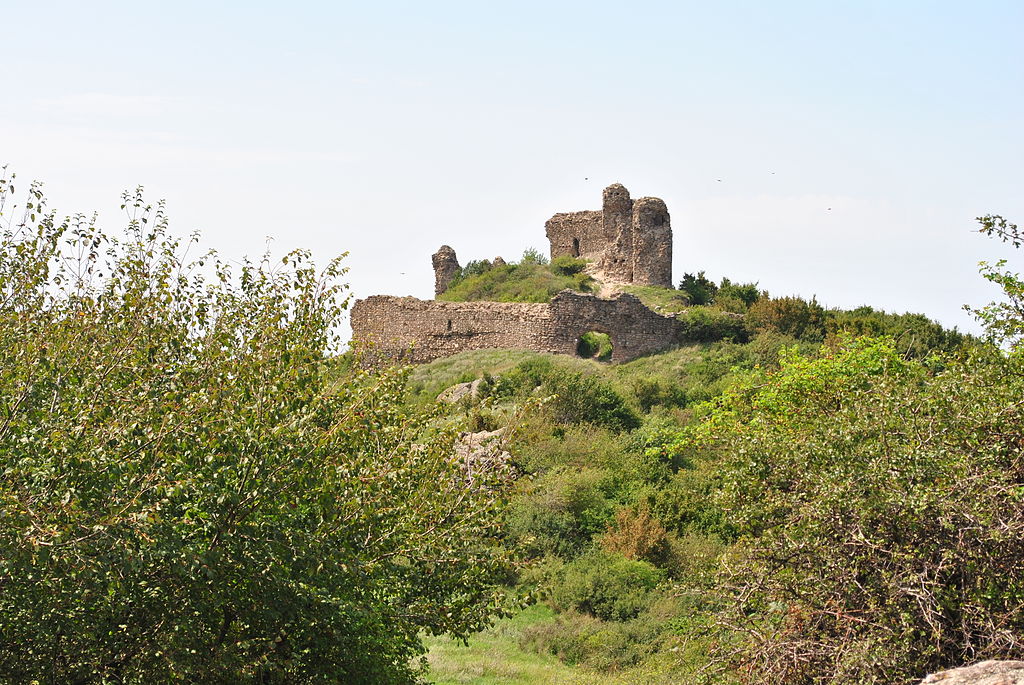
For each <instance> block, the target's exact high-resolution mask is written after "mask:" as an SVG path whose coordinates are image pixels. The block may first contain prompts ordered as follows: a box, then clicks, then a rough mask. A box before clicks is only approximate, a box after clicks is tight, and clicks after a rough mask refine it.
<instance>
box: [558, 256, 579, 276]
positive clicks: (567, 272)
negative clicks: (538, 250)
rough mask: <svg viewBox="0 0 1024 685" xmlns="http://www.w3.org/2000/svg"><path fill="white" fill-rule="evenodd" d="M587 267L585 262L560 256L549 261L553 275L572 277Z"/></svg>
mask: <svg viewBox="0 0 1024 685" xmlns="http://www.w3.org/2000/svg"><path fill="white" fill-rule="evenodd" d="M586 266H587V260H585V259H579V258H576V257H570V256H569V255H562V256H560V257H555V258H554V259H553V260H551V268H552V270H554V272H555V273H558V274H561V275H563V276H572V275H575V274H578V273H580V272H581V271H583V269H585V268H586Z"/></svg>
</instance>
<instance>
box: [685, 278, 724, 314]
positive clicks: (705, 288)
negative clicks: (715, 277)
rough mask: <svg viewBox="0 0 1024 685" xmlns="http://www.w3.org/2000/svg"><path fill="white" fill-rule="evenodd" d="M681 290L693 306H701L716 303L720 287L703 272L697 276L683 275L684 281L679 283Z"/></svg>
mask: <svg viewBox="0 0 1024 685" xmlns="http://www.w3.org/2000/svg"><path fill="white" fill-rule="evenodd" d="M679 290H681V291H682V292H683V294H684V295H686V299H687V300H688V301H689V303H690V304H691V305H694V306H701V305H708V304H711V303H712V302H714V300H715V295H716V294H717V293H718V286H717V285H715V282H714V281H712V280H710V279H709V278H707V277H706V276H705V275H704V272H703V271H701V272H699V273H697V275H696V276H695V275H693V274H689V273H688V274H683V280H682V281H680V282H679Z"/></svg>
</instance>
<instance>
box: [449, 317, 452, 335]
mask: <svg viewBox="0 0 1024 685" xmlns="http://www.w3.org/2000/svg"><path fill="white" fill-rule="evenodd" d="M448 332H449V333H451V332H452V320H451V319H448Z"/></svg>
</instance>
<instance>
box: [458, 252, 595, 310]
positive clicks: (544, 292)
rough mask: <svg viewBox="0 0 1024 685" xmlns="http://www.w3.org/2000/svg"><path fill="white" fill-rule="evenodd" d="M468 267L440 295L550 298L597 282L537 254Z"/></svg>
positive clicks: (524, 299)
mask: <svg viewBox="0 0 1024 685" xmlns="http://www.w3.org/2000/svg"><path fill="white" fill-rule="evenodd" d="M470 264H475V262H471V263H470ZM481 264H486V263H481ZM481 268H482V267H481ZM468 270H469V265H467V267H466V269H464V270H463V272H464V277H463V278H461V279H459V280H457V281H456V282H454V283H453V284H452V285H451V286H449V288H448V290H446V291H445V292H444V293H442V294H441V295H439V296H438V299H439V300H444V301H448V302H468V301H474V300H486V301H492V302H549V301H550V300H551V298H552V297H554V296H555V295H556V294H557V293H559V292H561V291H562V290H566V289H569V290H577V291H581V292H590V291H592V290H593V285H594V280H593V279H592V278H591V277H590V276H588V275H587V274H585V273H576V274H573V275H566V274H564V273H561V272H558V271H557V270H555V269H553V268H552V267H550V266H548V265H547V264H546V260H543V261H538V260H537V259H536V258H530V259H526V258H524V259H523V261H521V262H520V263H518V264H505V265H503V266H491V265H489V264H487V268H485V269H483V270H482V271H479V273H470V272H469V271H468ZM476 270H477V269H474V271H476Z"/></svg>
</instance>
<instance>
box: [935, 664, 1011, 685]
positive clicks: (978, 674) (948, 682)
mask: <svg viewBox="0 0 1024 685" xmlns="http://www.w3.org/2000/svg"><path fill="white" fill-rule="evenodd" d="M930 683H942V684H943V685H1024V661H982V662H981V663H979V664H974V665H973V666H964V667H963V668H954V669H952V670H949V671H941V672H939V673H933V674H931V675H930V676H928V677H927V678H925V679H924V680H922V681H921V683H920V685H928V684H930Z"/></svg>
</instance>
